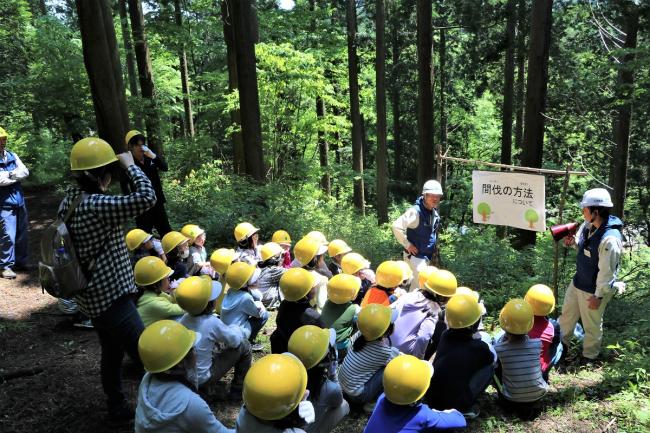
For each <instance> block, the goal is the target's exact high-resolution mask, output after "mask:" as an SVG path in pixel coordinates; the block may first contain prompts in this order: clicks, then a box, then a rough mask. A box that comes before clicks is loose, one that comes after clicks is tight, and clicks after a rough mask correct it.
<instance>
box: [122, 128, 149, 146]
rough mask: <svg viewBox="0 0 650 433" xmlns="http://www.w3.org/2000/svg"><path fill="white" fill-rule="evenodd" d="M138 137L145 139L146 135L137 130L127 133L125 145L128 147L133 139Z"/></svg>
mask: <svg viewBox="0 0 650 433" xmlns="http://www.w3.org/2000/svg"><path fill="white" fill-rule="evenodd" d="M136 135H142V137H143V138H144V134H143V133H142V132H140V131H136V130H135V129H133V130H131V131H129V132H127V133H126V136H125V137H124V144H126V145H127V146H128V145H129V141H131V139H132V138H133V137H135V136H136Z"/></svg>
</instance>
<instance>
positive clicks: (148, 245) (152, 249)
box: [125, 229, 167, 265]
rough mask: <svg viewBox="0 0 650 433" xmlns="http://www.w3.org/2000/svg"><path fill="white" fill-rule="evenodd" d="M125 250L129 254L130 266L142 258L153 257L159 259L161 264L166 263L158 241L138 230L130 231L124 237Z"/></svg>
mask: <svg viewBox="0 0 650 433" xmlns="http://www.w3.org/2000/svg"><path fill="white" fill-rule="evenodd" d="M125 241H126V248H127V249H128V250H129V251H130V252H131V254H132V256H131V265H135V263H136V262H137V261H138V260H140V259H141V258H143V257H147V256H154V257H158V258H160V259H161V260H162V261H163V262H166V261H167V257H165V252H164V251H163V248H162V244H161V243H160V241H159V240H158V239H156V238H154V237H153V235H150V234H149V233H147V232H145V231H144V230H140V229H133V230H130V231H129V232H128V233H127V234H126V236H125Z"/></svg>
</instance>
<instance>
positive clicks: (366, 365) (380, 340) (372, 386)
mask: <svg viewBox="0 0 650 433" xmlns="http://www.w3.org/2000/svg"><path fill="white" fill-rule="evenodd" d="M396 317H397V312H396V311H395V310H393V309H391V308H390V307H386V306H384V305H380V304H369V305H367V306H365V307H363V308H362V309H361V311H360V312H359V318H358V320H357V326H358V327H359V332H358V333H357V334H355V336H354V337H353V338H352V340H353V341H352V350H350V351H349V352H348V354H347V356H346V357H345V359H344V360H343V364H342V365H341V368H340V370H339V380H340V382H341V388H343V392H344V393H345V395H346V399H347V400H348V401H349V402H350V403H354V404H357V405H363V410H364V411H365V412H367V413H371V412H372V411H373V409H374V407H375V402H376V401H377V398H378V397H379V394H381V393H382V391H383V385H382V377H383V373H384V368H385V367H386V364H388V361H390V360H391V359H393V358H395V357H396V356H397V355H399V350H398V349H397V348H396V347H391V344H390V335H391V334H392V333H393V323H394V322H395V318H396Z"/></svg>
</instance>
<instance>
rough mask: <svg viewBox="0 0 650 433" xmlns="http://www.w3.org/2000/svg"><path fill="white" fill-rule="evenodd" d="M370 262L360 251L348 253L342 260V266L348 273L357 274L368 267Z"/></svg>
mask: <svg viewBox="0 0 650 433" xmlns="http://www.w3.org/2000/svg"><path fill="white" fill-rule="evenodd" d="M369 267H370V262H369V261H368V260H366V259H364V258H363V256H362V255H361V254H359V253H348V254H346V255H344V256H343V259H342V260H341V268H342V269H343V272H345V273H346V274H350V275H353V274H356V273H357V272H359V271H360V270H362V269H368V268H369Z"/></svg>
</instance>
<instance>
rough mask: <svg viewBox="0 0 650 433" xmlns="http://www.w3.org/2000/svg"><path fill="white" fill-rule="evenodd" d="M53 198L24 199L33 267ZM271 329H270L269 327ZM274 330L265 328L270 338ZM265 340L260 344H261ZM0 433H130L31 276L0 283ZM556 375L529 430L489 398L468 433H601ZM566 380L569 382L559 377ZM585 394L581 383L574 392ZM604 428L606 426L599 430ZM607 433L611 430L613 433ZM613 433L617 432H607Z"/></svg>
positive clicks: (354, 419)
mask: <svg viewBox="0 0 650 433" xmlns="http://www.w3.org/2000/svg"><path fill="white" fill-rule="evenodd" d="M58 201H59V200H58V197H56V195H55V194H54V193H53V192H51V191H43V190H30V191H27V203H28V210H29V213H30V247H31V263H32V264H36V263H37V262H38V253H39V245H38V242H39V239H40V233H41V231H42V230H43V228H44V227H46V226H47V224H49V223H51V222H52V217H53V215H54V214H55V211H56V208H57V205H58ZM269 325H270V326H269ZM272 327H273V324H272V323H271V321H270V322H269V324H268V325H267V329H266V331H265V332H266V334H270V332H271V331H272ZM263 338H265V337H263ZM0 353H1V354H2V356H1V357H0V431H1V432H3V433H13V432H21V433H22V432H41V431H48V432H50V433H57V432H75V433H86V432H88V433H90V432H95V433H103V432H127V431H132V430H133V427H132V426H125V427H124V428H121V429H119V428H118V429H113V428H110V427H109V426H107V424H106V422H105V417H106V411H105V401H104V395H103V392H102V389H101V385H100V382H99V358H100V353H99V344H98V339H97V336H96V334H95V332H94V331H92V330H81V329H77V328H73V327H72V326H70V324H69V320H68V318H67V317H66V316H64V315H62V314H61V313H60V312H59V310H58V309H57V306H56V300H55V299H54V298H52V297H50V296H49V295H47V294H43V293H42V292H41V289H40V285H39V283H38V277H37V272H36V271H35V270H34V271H31V272H30V273H28V274H25V273H21V274H19V276H18V278H17V279H16V280H13V281H11V280H2V279H0ZM562 376H565V375H559V374H558V375H557V376H556V377H557V378H558V381H557V384H558V385H555V386H553V387H552V393H554V394H553V395H554V396H551V397H550V403H549V404H550V405H551V409H549V410H547V411H545V412H544V413H542V415H541V416H540V417H538V418H537V419H536V420H534V421H531V422H523V421H520V420H514V419H512V418H510V417H508V416H506V415H505V414H503V413H502V412H501V410H500V409H499V408H498V406H497V405H496V404H495V392H494V390H492V389H491V388H490V389H489V393H488V394H487V395H485V396H484V397H483V398H482V399H481V402H480V403H481V411H482V414H481V417H480V418H479V419H478V420H476V421H473V422H471V423H470V425H469V429H468V430H469V431H513V432H514V431H556V432H566V431H573V432H591V431H603V427H604V425H603V422H602V420H593V419H580V417H578V416H574V414H572V408H571V407H570V406H569V405H567V404H566V403H567V400H566V398H565V397H563V396H565V395H566V394H567V393H570V392H572V390H573V389H575V386H576V384H575V383H570V382H568V381H567V380H563V379H562ZM566 376H567V378H568V376H569V375H566ZM138 384H139V377H138V375H137V373H136V372H135V371H134V369H133V368H129V363H128V362H127V363H126V368H125V378H124V387H125V391H126V393H127V395H128V396H129V398H130V400H131V401H132V402H133V403H134V404H135V398H136V394H137V387H138ZM578 385H579V386H580V387H587V388H588V387H589V386H590V384H589V383H588V382H584V381H583V382H582V383H579V384H578ZM208 403H209V404H210V406H211V407H212V408H213V410H214V411H215V413H216V415H217V417H218V418H219V419H220V420H221V421H222V422H223V423H224V424H226V425H228V426H230V427H233V426H234V422H235V419H236V416H237V412H238V410H239V405H235V404H229V403H223V402H216V401H209V402H208ZM366 419H367V417H366V415H363V414H359V413H353V414H351V415H350V416H349V417H347V418H346V419H345V420H344V422H343V423H342V424H341V425H340V426H339V427H338V428H337V429H336V431H337V432H346V433H347V432H361V431H362V430H363V427H364V426H365V422H366ZM605 423H606V422H605ZM612 427H613V428H612ZM607 431H616V424H614V425H613V426H612V425H611V422H610V426H609V427H608V428H607Z"/></svg>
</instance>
